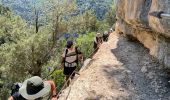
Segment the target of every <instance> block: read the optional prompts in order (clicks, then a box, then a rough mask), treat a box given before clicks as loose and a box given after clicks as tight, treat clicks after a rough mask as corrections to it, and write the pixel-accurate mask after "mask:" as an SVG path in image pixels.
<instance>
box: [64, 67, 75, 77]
mask: <svg viewBox="0 0 170 100" xmlns="http://www.w3.org/2000/svg"><path fill="white" fill-rule="evenodd" d="M75 69H76V67H64V75H71V74H72V73H73V72H74V70H75ZM74 75H75V73H73V76H74Z"/></svg>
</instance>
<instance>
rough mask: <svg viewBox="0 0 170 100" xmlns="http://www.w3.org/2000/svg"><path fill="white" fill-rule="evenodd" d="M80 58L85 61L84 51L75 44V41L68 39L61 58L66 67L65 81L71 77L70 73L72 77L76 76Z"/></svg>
mask: <svg viewBox="0 0 170 100" xmlns="http://www.w3.org/2000/svg"><path fill="white" fill-rule="evenodd" d="M79 60H80V61H81V62H83V55H82V52H81V51H80V50H79V48H78V47H76V46H74V45H73V41H67V44H66V48H65V50H64V52H63V54H62V60H61V64H62V66H63V67H64V71H63V73H64V75H65V81H67V80H68V79H69V77H70V75H71V78H73V77H74V76H75V70H76V68H77V67H78V61H79ZM68 84H69V83H68Z"/></svg>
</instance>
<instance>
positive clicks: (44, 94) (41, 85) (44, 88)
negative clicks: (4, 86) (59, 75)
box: [8, 76, 57, 100]
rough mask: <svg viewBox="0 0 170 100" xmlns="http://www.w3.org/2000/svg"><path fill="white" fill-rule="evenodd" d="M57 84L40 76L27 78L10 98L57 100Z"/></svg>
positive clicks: (11, 99) (16, 99)
mask: <svg viewBox="0 0 170 100" xmlns="http://www.w3.org/2000/svg"><path fill="white" fill-rule="evenodd" d="M56 96H57V95H56V86H55V83H54V82H53V81H43V80H42V79H41V78H40V77H39V76H34V77H31V78H29V79H27V80H25V81H24V82H23V84H22V86H21V87H20V88H19V92H16V93H14V94H13V95H12V96H11V97H9V98H8V100H57V97H56Z"/></svg>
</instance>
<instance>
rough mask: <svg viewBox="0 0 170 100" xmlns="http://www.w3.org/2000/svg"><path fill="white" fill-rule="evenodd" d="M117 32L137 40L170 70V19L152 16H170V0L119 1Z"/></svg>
mask: <svg viewBox="0 0 170 100" xmlns="http://www.w3.org/2000/svg"><path fill="white" fill-rule="evenodd" d="M116 9H117V12H116V13H117V23H116V31H117V32H121V33H124V34H125V35H126V36H132V37H135V38H137V39H138V40H139V41H140V42H141V43H142V44H144V46H145V47H146V48H148V49H149V50H150V54H151V55H153V56H154V57H156V58H158V59H159V61H160V62H161V63H163V64H165V66H166V67H167V68H170V63H169V61H170V19H159V18H156V17H153V16H150V15H149V13H151V12H154V11H163V12H164V13H167V14H170V0H117V7H116Z"/></svg>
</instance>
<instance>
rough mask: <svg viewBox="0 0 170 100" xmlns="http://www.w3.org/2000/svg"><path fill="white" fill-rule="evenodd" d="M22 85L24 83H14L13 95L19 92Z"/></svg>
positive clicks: (12, 87)
mask: <svg viewBox="0 0 170 100" xmlns="http://www.w3.org/2000/svg"><path fill="white" fill-rule="evenodd" d="M21 86H22V83H14V84H12V86H11V96H12V95H13V94H15V93H17V92H19V88H20V87H21Z"/></svg>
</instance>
